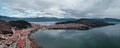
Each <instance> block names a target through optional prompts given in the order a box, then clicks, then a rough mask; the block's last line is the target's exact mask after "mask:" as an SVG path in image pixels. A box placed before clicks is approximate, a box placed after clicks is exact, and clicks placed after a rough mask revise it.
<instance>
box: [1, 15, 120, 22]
mask: <svg viewBox="0 0 120 48" xmlns="http://www.w3.org/2000/svg"><path fill="white" fill-rule="evenodd" d="M0 19H2V20H6V21H12V20H25V21H28V22H47V21H73V20H78V19H74V18H55V17H50V18H49V17H36V18H15V17H6V16H1V15H0ZM91 19H95V20H100V21H105V22H120V19H115V18H91Z"/></svg>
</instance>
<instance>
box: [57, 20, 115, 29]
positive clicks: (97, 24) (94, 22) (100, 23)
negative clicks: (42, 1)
mask: <svg viewBox="0 0 120 48" xmlns="http://www.w3.org/2000/svg"><path fill="white" fill-rule="evenodd" d="M71 23H74V24H84V25H87V26H89V27H92V28H94V27H102V26H107V25H114V24H112V23H108V22H104V21H101V20H95V19H87V18H82V19H78V20H74V21H67V22H57V23H56V24H71Z"/></svg>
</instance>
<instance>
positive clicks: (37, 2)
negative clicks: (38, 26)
mask: <svg viewBox="0 0 120 48" xmlns="http://www.w3.org/2000/svg"><path fill="white" fill-rule="evenodd" d="M119 2H120V0H20V1H18V0H0V3H1V5H0V7H2V8H5V9H1V8H0V11H6V12H8V13H9V14H11V15H9V14H8V16H15V17H58V18H69V17H70V18H99V17H100V18H105V17H111V18H120V14H119V12H120V4H119ZM0 14H3V15H6V14H5V13H4V12H2V13H1V12H0Z"/></svg>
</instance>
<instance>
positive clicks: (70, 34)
mask: <svg viewBox="0 0 120 48" xmlns="http://www.w3.org/2000/svg"><path fill="white" fill-rule="evenodd" d="M119 28H120V24H118V25H114V26H107V27H101V28H94V29H91V30H84V31H82V30H39V31H37V32H35V33H34V34H32V36H31V37H32V38H34V39H35V40H36V42H37V43H38V44H40V45H43V46H44V48H120V42H119V41H120V29H119Z"/></svg>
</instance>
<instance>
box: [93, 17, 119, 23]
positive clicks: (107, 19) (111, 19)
mask: <svg viewBox="0 0 120 48" xmlns="http://www.w3.org/2000/svg"><path fill="white" fill-rule="evenodd" d="M93 19H95V20H100V21H105V22H118V23H119V22H120V19H115V18H103V19H102V18H93Z"/></svg>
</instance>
